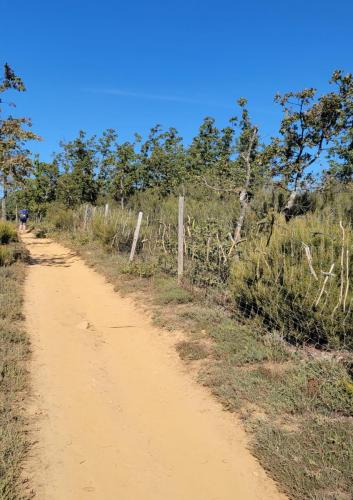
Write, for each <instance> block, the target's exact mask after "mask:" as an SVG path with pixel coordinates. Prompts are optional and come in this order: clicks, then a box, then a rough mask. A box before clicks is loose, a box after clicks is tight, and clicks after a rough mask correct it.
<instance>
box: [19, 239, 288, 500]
mask: <svg viewBox="0 0 353 500" xmlns="http://www.w3.org/2000/svg"><path fill="white" fill-rule="evenodd" d="M24 240H25V243H26V245H27V246H28V248H29V250H30V252H31V256H32V265H31V266H29V271H28V278H27V281H26V286H25V314H26V324H27V329H28V333H29V335H30V339H31V342H32V348H33V359H32V364H31V382H32V388H33V397H32V401H31V405H30V408H29V412H30V413H31V414H32V415H33V416H34V418H33V421H34V427H35V428H34V430H33V439H34V440H36V441H37V444H36V445H35V446H34V448H33V450H32V452H31V457H30V459H29V463H28V465H27V467H26V469H27V470H26V472H27V474H28V475H29V477H31V478H32V479H31V480H32V483H33V487H34V489H35V491H36V493H37V496H36V498H38V499H40V500H42V499H43V500H44V499H45V500H47V499H48V500H71V499H75V500H78V499H83V500H85V499H100V500H230V499H232V500H235V499H237V500H238V499H239V500H248V499H261V500H267V499H280V498H284V497H282V496H281V495H280V494H279V493H278V491H277V488H276V485H275V484H274V482H273V481H272V480H271V479H269V478H268V477H267V475H266V474H265V472H264V471H263V470H262V468H261V467H260V465H259V464H258V463H257V461H256V460H255V459H254V458H253V457H252V455H251V454H250V452H249V451H248V450H247V448H246V444H247V437H246V435H245V432H244V430H243V429H242V426H241V423H240V422H238V421H237V420H236V419H235V418H234V416H233V415H231V414H227V413H225V412H223V411H222V409H221V408H220V406H219V405H218V403H217V402H216V401H214V400H213V399H212V397H211V396H210V395H209V394H208V392H207V390H206V389H204V388H202V387H200V386H199V385H197V384H196V382H195V381H194V380H193V378H192V376H191V375H190V374H189V373H187V367H185V365H183V364H182V362H181V361H180V360H179V358H178V357H177V354H176V353H175V350H174V346H173V344H174V342H175V339H173V335H172V334H168V333H165V332H162V331H160V330H158V329H157V328H156V327H154V326H152V325H151V322H150V320H149V318H148V316H147V315H146V314H145V313H144V312H143V311H141V310H139V309H138V308H137V307H136V306H135V305H134V303H133V301H132V300H131V299H129V298H122V297H121V296H119V294H117V293H115V292H114V291H113V288H112V286H111V285H109V284H108V283H106V282H105V280H104V278H103V277H102V276H100V275H98V274H97V273H96V272H95V271H93V270H92V269H90V268H88V267H87V266H86V265H85V264H84V263H83V261H82V260H81V259H80V258H78V257H77V256H75V255H74V254H72V253H71V252H70V251H69V250H67V249H65V248H64V247H63V246H61V245H59V244H57V243H54V242H52V241H50V240H40V239H35V238H33V237H31V235H25V236H24Z"/></svg>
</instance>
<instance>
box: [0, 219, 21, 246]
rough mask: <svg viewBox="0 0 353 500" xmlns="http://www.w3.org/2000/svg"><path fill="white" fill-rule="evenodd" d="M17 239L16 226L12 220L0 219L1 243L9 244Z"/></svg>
mask: <svg viewBox="0 0 353 500" xmlns="http://www.w3.org/2000/svg"><path fill="white" fill-rule="evenodd" d="M17 240H18V236H17V231H16V228H15V226H14V225H13V224H11V223H10V222H6V221H0V244H1V245H7V244H8V243H11V242H12V241H17Z"/></svg>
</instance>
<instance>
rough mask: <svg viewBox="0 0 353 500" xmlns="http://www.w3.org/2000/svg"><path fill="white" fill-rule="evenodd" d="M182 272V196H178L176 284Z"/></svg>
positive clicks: (179, 280)
mask: <svg viewBox="0 0 353 500" xmlns="http://www.w3.org/2000/svg"><path fill="white" fill-rule="evenodd" d="M183 272H184V196H179V213H178V283H180V282H181V279H182V277H183Z"/></svg>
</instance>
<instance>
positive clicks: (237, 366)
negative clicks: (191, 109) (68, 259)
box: [0, 71, 353, 500]
mask: <svg viewBox="0 0 353 500" xmlns="http://www.w3.org/2000/svg"><path fill="white" fill-rule="evenodd" d="M10 77H12V73H10ZM330 83H331V91H330V92H328V93H326V94H323V95H319V94H318V93H317V92H316V90H315V89H310V88H309V89H304V90H302V91H299V92H288V93H286V94H283V95H277V96H276V97H275V102H276V104H277V105H278V106H280V108H281V109H282V111H283V115H282V119H281V122H280V123H279V127H278V133H277V135H276V136H275V137H273V138H271V140H270V141H268V143H266V144H264V143H263V142H262V138H261V131H260V129H259V127H258V126H257V125H255V124H254V123H252V121H251V117H250V114H249V111H248V107H247V102H246V100H245V99H243V98H242V99H239V101H238V105H239V108H238V111H237V112H236V114H235V116H234V117H231V118H230V121H229V124H228V125H227V126H226V127H224V128H222V129H219V128H218V127H217V125H216V123H215V121H214V120H213V119H212V118H210V117H206V118H205V120H204V121H203V123H202V124H201V126H200V129H199V131H198V133H197V135H196V136H195V137H194V139H193V140H192V142H191V144H190V145H188V146H186V145H184V144H183V141H182V138H181V137H180V136H179V134H178V132H177V131H176V130H175V129H174V128H169V129H166V130H164V129H163V128H162V127H161V126H159V125H157V126H155V127H153V128H152V129H151V131H150V134H149V135H148V137H147V138H145V139H143V138H142V137H140V136H139V135H136V136H135V138H134V140H133V141H131V142H120V141H119V137H118V133H117V131H115V130H112V129H109V130H106V131H104V132H103V133H102V134H101V135H100V136H94V137H87V135H86V134H85V133H84V132H83V131H81V132H80V133H79V135H78V137H77V138H75V139H73V140H72V141H69V142H66V143H62V144H61V145H60V150H59V151H58V152H57V153H56V154H55V155H54V160H53V162H52V163H45V162H41V161H40V160H39V159H37V160H35V161H34V162H33V163H32V164H31V168H30V171H29V172H27V171H24V172H23V175H22V176H21V178H19V177H16V175H15V172H14V171H12V170H9V169H10V168H12V167H11V165H12V164H13V155H16V151H15V150H14V149H11V147H10V146H9V144H8V143H4V144H5V146H4V147H3V149H2V151H3V153H2V154H4V157H3V158H4V163H3V164H4V165H8V169H7V170H4V169H3V171H2V175H3V176H5V177H4V178H6V189H4V197H3V207H4V206H6V210H4V209H3V215H4V214H5V215H6V216H7V217H8V218H15V215H16V211H17V209H18V208H23V207H26V208H28V209H29V210H30V213H31V219H32V229H33V231H34V233H35V234H36V235H37V237H39V238H43V237H46V236H53V237H55V238H59V239H61V240H62V241H64V242H65V243H67V244H68V245H70V246H72V247H74V248H75V249H76V250H77V251H78V252H79V253H80V254H81V255H82V256H83V257H84V258H85V259H86V261H87V262H88V263H90V264H91V265H92V266H95V267H96V269H97V270H99V271H100V272H102V273H104V274H105V275H106V276H107V277H108V279H109V280H110V281H111V282H112V283H113V284H114V285H115V286H116V288H117V289H119V290H120V291H121V292H123V293H134V294H135V295H136V294H137V295H142V297H143V300H144V301H146V300H149V301H151V304H153V307H154V320H155V322H156V323H157V324H159V325H160V326H163V327H164V328H167V329H169V330H171V331H180V330H183V331H184V332H185V336H184V339H182V340H180V341H179V342H178V343H177V350H178V352H179V355H180V357H181V358H182V359H183V360H185V362H187V363H189V365H190V370H192V371H194V373H195V376H197V377H198V379H199V381H200V383H202V384H204V385H205V386H207V387H209V389H210V390H211V391H212V393H213V394H214V395H215V396H216V397H217V398H218V399H219V400H220V401H221V403H222V404H223V405H224V407H225V408H226V409H227V410H229V411H233V412H236V413H237V414H238V415H239V416H240V417H241V418H242V419H243V420H244V423H245V426H246V428H247V429H248V431H249V435H250V440H251V447H252V450H253V453H254V454H255V455H256V456H257V457H258V458H259V460H260V461H261V463H262V464H263V466H264V467H265V468H266V469H267V470H268V471H269V473H270V474H271V475H272V477H274V478H275V479H276V480H277V481H278V482H279V484H280V485H281V487H282V489H283V490H284V491H285V492H286V493H287V494H288V495H289V497H290V498H293V499H308V498H312V499H325V500H326V499H327V500H328V499H330V500H333V499H341V500H345V499H349V498H351V493H352V491H353V479H352V478H353V438H352V436H353V432H352V431H353V354H352V350H353V288H352V283H353V277H352V274H353V273H352V271H353V246H352V243H353V240H352V238H353V196H352V195H353V77H352V75H351V74H344V73H342V72H341V71H335V72H334V73H333V75H332V78H331V81H330ZM32 138H35V137H32ZM11 144H13V142H12V143H11ZM0 151H1V150H0ZM0 164H1V162H0ZM322 165H323V166H322ZM179 195H183V196H184V197H185V204H186V209H185V227H184V239H183V244H184V257H185V267H184V274H183V279H182V280H181V282H180V283H179V284H178V282H177V246H178V238H177V235H178V206H177V198H178V196H179ZM16 207H17V208H16ZM139 211H142V212H143V221H142V227H141V231H140V235H139V240H138V244H137V252H136V255H135V258H134V260H133V261H132V262H130V261H129V252H130V248H131V245H132V240H133V235H134V230H135V225H136V218H137V213H138V212H139Z"/></svg>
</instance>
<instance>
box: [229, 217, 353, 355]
mask: <svg viewBox="0 0 353 500" xmlns="http://www.w3.org/2000/svg"><path fill="white" fill-rule="evenodd" d="M342 237H343V234H342V229H341V228H340V226H339V224H338V221H337V220H334V219H333V218H332V217H331V218H329V217H325V216H324V214H322V215H318V214H309V215H307V216H305V217H298V218H295V219H293V220H291V222H290V223H288V224H285V223H284V221H283V220H282V219H281V218H280V217H278V220H277V222H276V224H275V226H274V228H273V233H272V237H271V238H270V239H269V237H268V235H267V236H266V237H260V238H257V239H252V240H250V241H249V242H248V243H246V244H245V245H244V247H243V251H242V255H241V259H240V260H239V261H237V262H236V263H234V265H233V268H232V277H231V283H230V287H231V290H232V291H233V294H234V296H235V298H236V301H237V304H238V305H239V306H240V308H241V309H242V310H243V311H244V312H245V313H246V314H247V315H249V316H251V315H254V314H259V315H261V316H262V317H263V319H264V323H265V325H266V326H268V327H270V328H271V329H275V330H278V331H279V332H280V333H281V334H282V335H283V336H284V337H286V338H287V339H289V340H291V341H295V342H314V343H317V344H328V345H330V346H331V347H338V346H341V345H344V346H345V347H352V346H353V312H352V307H351V305H352V299H353V294H352V288H351V285H350V283H351V282H352V271H353V259H352V255H351V247H352V242H353V237H352V230H351V229H350V227H349V226H346V228H345V234H344V242H343V239H342ZM306 249H307V251H306ZM307 252H308V253H307ZM309 261H311V268H310V265H309ZM342 264H343V265H342ZM332 265H334V267H333V272H332V273H331V274H328V273H329V271H330V269H331V268H332Z"/></svg>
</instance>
